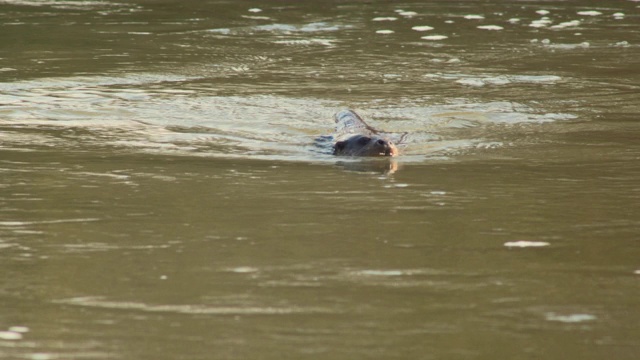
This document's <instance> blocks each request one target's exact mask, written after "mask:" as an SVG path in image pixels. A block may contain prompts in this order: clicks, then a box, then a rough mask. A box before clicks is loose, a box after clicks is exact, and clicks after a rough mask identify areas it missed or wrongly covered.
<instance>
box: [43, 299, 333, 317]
mask: <svg viewBox="0 0 640 360" xmlns="http://www.w3.org/2000/svg"><path fill="white" fill-rule="evenodd" d="M54 302H55V303H58V304H65V305H75V306H86V307H94V308H104V309H120V310H138V311H145V312H163V313H178V314H190V315H287V314H310V313H333V312H335V311H330V310H328V309H324V308H317V307H300V306H290V307H273V306H264V307H262V306H246V307H245V306H205V305H149V304H144V303H137V302H126V301H124V302H120V301H108V300H103V299H102V298H101V297H76V298H70V299H62V300H56V301H54Z"/></svg>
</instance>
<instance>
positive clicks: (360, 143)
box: [333, 110, 398, 156]
mask: <svg viewBox="0 0 640 360" xmlns="http://www.w3.org/2000/svg"><path fill="white" fill-rule="evenodd" d="M335 121H336V132H337V136H336V139H337V140H338V141H336V143H335V144H334V145H333V154H334V155H341V156H396V155H398V148H397V147H396V146H395V145H394V144H393V143H392V142H391V141H390V140H388V139H386V138H384V137H383V136H381V135H380V133H379V132H378V131H377V130H376V129H374V128H372V127H371V126H369V125H368V124H367V123H366V122H365V121H364V120H363V119H362V118H361V117H360V116H359V115H358V114H356V113H355V112H354V111H352V110H343V111H340V112H338V113H337V114H336V115H335Z"/></svg>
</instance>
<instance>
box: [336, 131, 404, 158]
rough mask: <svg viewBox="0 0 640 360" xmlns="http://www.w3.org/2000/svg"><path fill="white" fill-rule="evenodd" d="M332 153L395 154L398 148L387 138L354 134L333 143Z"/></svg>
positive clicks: (354, 154) (348, 154)
mask: <svg viewBox="0 0 640 360" xmlns="http://www.w3.org/2000/svg"><path fill="white" fill-rule="evenodd" d="M333 154H334V155H345V156H396V155H398V148H396V146H395V145H393V143H392V142H391V141H389V140H387V139H384V138H381V137H378V136H372V137H369V136H364V135H354V136H352V137H350V138H348V139H346V140H343V141H338V142H337V143H335V145H333Z"/></svg>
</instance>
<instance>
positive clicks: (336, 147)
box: [333, 141, 347, 155]
mask: <svg viewBox="0 0 640 360" xmlns="http://www.w3.org/2000/svg"><path fill="white" fill-rule="evenodd" d="M346 144H347V143H346V142H345V141H338V142H337V143H335V145H333V154H334V155H335V154H337V153H339V152H340V151H342V150H344V147H345V145H346Z"/></svg>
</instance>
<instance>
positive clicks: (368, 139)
mask: <svg viewBox="0 0 640 360" xmlns="http://www.w3.org/2000/svg"><path fill="white" fill-rule="evenodd" d="M369 141H371V138H368V137H362V138H360V139H358V144H360V145H366V144H368V143H369Z"/></svg>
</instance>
